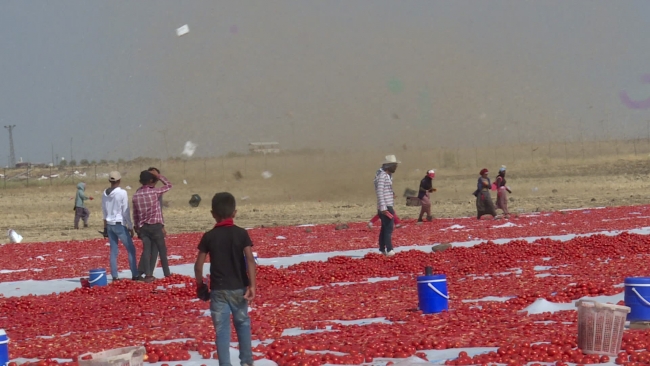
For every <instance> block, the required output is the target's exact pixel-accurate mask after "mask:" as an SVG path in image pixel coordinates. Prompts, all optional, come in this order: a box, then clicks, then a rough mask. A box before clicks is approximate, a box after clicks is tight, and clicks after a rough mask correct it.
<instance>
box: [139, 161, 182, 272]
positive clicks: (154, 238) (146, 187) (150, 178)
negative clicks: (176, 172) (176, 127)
mask: <svg viewBox="0 0 650 366" xmlns="http://www.w3.org/2000/svg"><path fill="white" fill-rule="evenodd" d="M158 180H160V182H162V184H163V186H162V187H159V188H156V182H157V181H158ZM140 183H141V184H142V187H140V188H138V190H137V191H136V192H135V194H134V195H133V226H134V229H135V231H136V232H137V233H138V236H139V237H140V239H142V246H143V247H144V248H143V251H142V260H141V262H142V263H144V267H145V268H144V272H145V277H144V280H145V282H152V281H153V280H154V279H155V278H154V277H153V271H154V269H155V267H156V260H157V259H158V258H156V257H154V256H153V255H152V252H153V251H154V248H155V249H157V250H158V254H159V255H160V264H161V265H162V267H163V273H164V275H165V277H168V276H171V272H170V271H169V263H168V261H167V246H166V245H165V234H164V232H163V226H164V221H163V216H162V207H161V205H160V198H161V196H162V195H163V194H164V193H165V192H167V191H169V190H170V189H171V188H172V185H171V183H169V181H168V180H167V178H165V177H164V176H162V175H161V174H160V173H158V172H157V171H156V170H151V171H147V170H145V171H143V172H141V173H140Z"/></svg>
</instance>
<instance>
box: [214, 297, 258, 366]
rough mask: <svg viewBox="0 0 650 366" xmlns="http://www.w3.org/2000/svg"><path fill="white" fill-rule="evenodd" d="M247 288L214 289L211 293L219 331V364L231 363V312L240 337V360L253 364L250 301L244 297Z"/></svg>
mask: <svg viewBox="0 0 650 366" xmlns="http://www.w3.org/2000/svg"><path fill="white" fill-rule="evenodd" d="M245 292H246V289H240V290H213V291H212V292H211V293H210V313H211V314H212V322H213V323H214V329H215V330H216V331H217V341H216V343H217V353H218V354H219V366H231V364H230V313H232V315H233V316H232V319H233V323H234V324H235V331H236V332H237V339H239V360H240V362H241V364H242V365H243V364H246V365H252V364H253V349H252V346H251V320H250V318H249V317H248V301H246V299H244V293H245Z"/></svg>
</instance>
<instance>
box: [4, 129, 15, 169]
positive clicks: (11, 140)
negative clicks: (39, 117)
mask: <svg viewBox="0 0 650 366" xmlns="http://www.w3.org/2000/svg"><path fill="white" fill-rule="evenodd" d="M15 127H16V125H9V126H5V128H6V129H7V130H9V167H11V168H15V167H16V154H15V153H14V135H13V129H14V128H15Z"/></svg>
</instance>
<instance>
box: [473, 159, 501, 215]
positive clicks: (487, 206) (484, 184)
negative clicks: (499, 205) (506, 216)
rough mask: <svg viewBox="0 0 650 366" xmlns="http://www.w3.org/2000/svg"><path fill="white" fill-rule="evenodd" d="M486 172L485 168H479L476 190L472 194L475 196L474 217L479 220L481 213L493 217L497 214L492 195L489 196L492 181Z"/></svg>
mask: <svg viewBox="0 0 650 366" xmlns="http://www.w3.org/2000/svg"><path fill="white" fill-rule="evenodd" d="M488 173H489V172H488V170H487V169H481V172H480V173H479V174H480V177H478V183H477V185H476V191H474V196H476V211H477V212H476V218H477V219H479V220H480V219H481V217H483V215H491V216H492V217H493V218H494V217H496V216H497V211H496V209H495V208H494V202H492V197H491V196H490V188H492V182H490V178H489V177H488Z"/></svg>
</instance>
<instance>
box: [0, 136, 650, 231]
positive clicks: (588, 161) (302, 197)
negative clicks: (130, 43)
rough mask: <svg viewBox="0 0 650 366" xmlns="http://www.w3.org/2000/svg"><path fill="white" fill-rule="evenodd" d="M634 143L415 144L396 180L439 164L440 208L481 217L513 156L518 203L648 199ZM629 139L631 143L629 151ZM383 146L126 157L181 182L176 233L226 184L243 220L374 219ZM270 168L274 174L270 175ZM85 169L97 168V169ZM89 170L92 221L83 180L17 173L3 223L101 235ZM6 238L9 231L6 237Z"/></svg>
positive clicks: (3, 196) (516, 206) (644, 165)
mask: <svg viewBox="0 0 650 366" xmlns="http://www.w3.org/2000/svg"><path fill="white" fill-rule="evenodd" d="M610 145H611V144H610ZM628 145H629V146H628ZM628 145H624V144H621V145H619V143H616V146H615V147H614V146H613V145H612V146H609V147H610V148H611V149H610V151H607V150H605V148H606V147H604V146H605V145H603V143H592V144H590V145H587V147H586V149H589V148H590V149H591V150H587V151H585V150H584V149H585V147H582V146H576V145H575V144H573V145H571V146H567V145H566V144H564V146H562V145H557V146H550V145H549V146H548V147H544V150H547V154H546V155H543V154H542V153H541V151H540V150H539V148H538V149H535V150H533V149H534V148H531V147H520V148H512V150H506V152H507V153H503V154H501V155H502V156H501V157H500V158H497V157H496V156H497V155H496V154H495V153H494V149H484V150H474V149H471V150H464V151H459V150H455V151H448V150H441V149H440V150H431V151H412V150H410V149H408V147H407V149H408V150H404V149H403V148H400V149H395V150H396V151H395V153H396V154H397V155H398V158H399V159H400V160H402V162H403V164H402V165H401V166H400V167H399V169H398V171H397V173H396V174H395V188H396V193H397V194H398V196H400V197H401V194H402V193H403V192H404V190H405V189H406V188H412V189H415V188H417V185H418V182H419V179H421V177H422V176H423V175H424V171H426V170H427V169H429V168H436V171H437V176H436V180H435V186H436V187H437V188H438V192H436V193H435V194H433V196H432V198H433V201H434V206H433V213H434V215H435V216H436V217H458V216H473V215H474V214H475V210H474V201H473V198H474V197H473V196H472V195H471V193H472V191H473V190H474V187H475V184H476V179H477V174H478V170H479V169H480V168H479V167H487V168H489V169H491V171H492V173H491V174H490V175H491V176H492V177H493V176H494V173H496V171H497V170H498V167H499V166H500V165H501V164H506V165H507V166H508V183H509V185H510V186H511V188H512V191H513V194H512V195H511V198H512V202H511V203H510V207H511V211H512V212H529V211H536V210H556V209H563V208H578V207H590V206H620V205H633V204H645V203H648V194H647V190H648V183H647V181H648V160H649V158H648V151H641V150H642V148H641V146H646V147H647V150H650V144H645V145H642V144H641V143H638V145H637V143H635V145H634V149H635V150H637V153H636V154H635V153H634V152H633V151H632V147H631V145H630V144H628ZM626 146H627V147H628V148H629V149H628V150H630V151H627V152H625V151H623V148H624V147H626ZM517 149H519V150H517ZM570 149H573V151H572V150H570ZM596 149H597V150H596ZM562 151H563V152H564V154H562ZM603 152H604V153H603ZM597 153H601V155H603V156H598V154H597ZM535 154H537V155H535ZM383 155H384V154H383V153H379V152H377V153H370V152H351V153H338V154H329V155H328V154H294V155H289V156H286V155H285V156H269V157H263V156H257V157H251V156H248V157H232V158H211V159H194V160H191V161H187V162H183V161H180V160H176V161H166V162H162V163H161V162H157V163H151V162H137V163H132V164H130V165H123V166H120V167H119V170H120V171H121V172H122V173H123V175H124V178H123V184H122V185H123V186H127V185H130V186H131V187H132V189H131V190H130V191H129V194H130V195H131V194H133V192H134V191H135V188H137V186H138V184H137V176H138V173H139V171H140V170H142V169H145V168H147V167H148V166H149V165H152V164H153V165H156V166H158V167H160V168H161V169H162V171H163V174H165V175H167V177H168V178H170V180H171V181H172V183H173V184H174V188H173V189H172V190H171V191H170V192H169V193H168V194H166V195H165V200H167V201H168V202H169V207H167V208H165V210H164V214H165V219H166V226H167V228H168V231H169V232H171V233H175V232H191V231H204V230H206V229H209V228H210V226H211V224H212V219H211V216H210V213H209V210H210V207H209V206H210V198H211V196H212V195H213V194H214V193H216V192H218V191H224V190H225V191H230V192H232V193H233V194H234V195H235V196H236V197H237V199H238V220H237V221H238V223H239V224H240V225H242V226H259V225H265V226H268V225H293V224H305V223H333V222H348V221H366V220H368V219H370V217H372V216H373V215H374V214H375V199H374V192H373V183H372V180H373V178H374V174H375V171H376V170H377V168H378V167H379V163H380V162H381V161H382V157H383ZM582 156H585V158H582ZM589 157H591V158H589ZM116 168H117V167H115V166H113V167H97V171H98V173H105V172H108V171H109V170H111V169H116ZM79 170H83V169H79ZM265 170H268V171H270V172H272V173H273V176H272V177H271V178H269V179H264V178H262V176H261V173H262V172H263V171H265ZM85 171H86V172H87V173H88V175H89V176H94V168H88V169H86V170H85ZM235 171H240V172H241V173H242V175H243V179H241V180H237V179H235V178H234V174H233V173H234V172H235ZM37 176H40V173H39V174H37ZM84 179H86V180H85V181H86V182H87V184H88V188H87V193H88V194H90V195H92V196H94V197H96V198H97V199H95V200H94V201H91V202H89V204H88V207H89V209H90V211H91V219H90V228H89V229H82V230H73V229H72V224H73V217H74V213H73V211H72V208H73V205H74V203H73V201H72V200H71V197H73V196H74V194H75V187H74V183H75V182H74V181H72V180H70V179H69V180H68V181H66V182H65V183H62V182H61V181H55V182H53V183H52V185H50V183H49V182H48V181H40V182H35V181H34V180H32V181H30V186H29V187H24V183H16V182H9V184H8V185H7V188H6V189H2V186H0V208H1V209H0V222H2V228H3V229H9V228H13V229H15V230H16V231H17V232H18V233H20V234H21V235H22V236H23V237H24V238H25V241H55V240H76V239H87V238H97V237H99V234H98V233H97V231H98V230H101V228H102V221H101V200H100V197H101V194H100V193H99V192H100V191H101V190H102V189H103V188H105V187H106V186H107V183H106V182H105V178H98V179H97V180H95V179H93V178H92V177H89V178H84ZM183 179H185V180H186V181H187V184H184V183H183ZM37 183H38V184H37ZM17 185H20V186H19V187H17ZM554 190H555V193H554ZM193 193H198V194H199V195H201V197H202V198H203V202H201V205H200V206H199V207H198V208H192V207H190V206H189V204H188V201H189V199H190V196H191V195H192V194H193ZM245 197H247V198H246V199H244V198H245ZM398 202H399V204H398V205H397V207H396V209H397V211H398V213H399V214H400V215H401V216H403V217H411V218H413V217H415V216H416V215H417V213H418V210H419V208H417V207H406V206H404V199H402V198H399V199H398ZM6 241H7V239H6V237H5V238H3V239H2V240H0V242H6Z"/></svg>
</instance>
